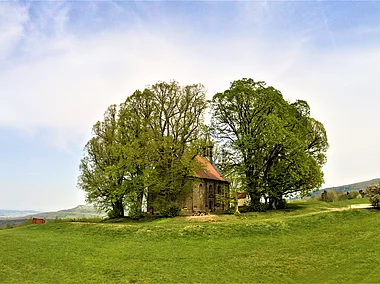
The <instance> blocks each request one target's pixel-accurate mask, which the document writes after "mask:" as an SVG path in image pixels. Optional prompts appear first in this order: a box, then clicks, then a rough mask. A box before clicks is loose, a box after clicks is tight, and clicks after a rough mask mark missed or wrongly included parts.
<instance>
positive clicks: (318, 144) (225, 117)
mask: <svg viewBox="0 0 380 284" xmlns="http://www.w3.org/2000/svg"><path fill="white" fill-rule="evenodd" d="M211 131H212V135H213V137H214V138H215V139H216V140H217V141H218V142H219V143H220V144H221V145H222V147H223V152H222V155H225V156H227V157H228V159H230V161H231V162H230V164H231V165H233V167H234V168H235V173H236V174H237V175H239V177H240V180H241V184H242V186H243V188H244V190H245V191H246V192H247V193H249V195H250V198H251V201H252V202H253V203H257V204H259V202H260V199H261V198H262V197H263V198H267V199H268V206H269V208H275V207H276V204H277V203H278V202H279V201H280V200H282V197H283V196H284V195H286V194H290V193H295V192H300V193H301V194H306V193H308V192H310V191H312V190H314V189H316V188H318V187H320V186H321V184H322V183H323V173H322V170H321V168H322V166H323V165H324V163H325V162H326V155H325V152H326V150H327V148H328V143H327V136H326V132H325V129H324V127H323V125H322V123H320V122H318V121H316V120H315V119H313V118H311V117H310V108H309V106H308V104H307V102H305V101H296V102H295V103H292V104H290V103H288V102H287V101H286V100H285V99H284V98H283V97H282V94H281V92H280V91H278V90H276V89H274V88H273V87H267V86H266V84H265V82H255V81H254V80H252V79H242V80H238V81H234V82H232V83H231V86H230V88H229V89H228V90H226V91H224V92H223V93H218V94H216V95H215V96H214V97H213V100H212V126H211Z"/></svg>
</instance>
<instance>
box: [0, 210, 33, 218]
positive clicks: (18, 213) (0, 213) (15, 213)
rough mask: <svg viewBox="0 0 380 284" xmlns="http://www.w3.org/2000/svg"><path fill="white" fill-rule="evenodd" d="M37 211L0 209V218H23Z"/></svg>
mask: <svg viewBox="0 0 380 284" xmlns="http://www.w3.org/2000/svg"><path fill="white" fill-rule="evenodd" d="M37 213H40V212H39V211H33V210H4V209H0V218H2V217H12V218H13V217H23V216H26V215H31V214H37Z"/></svg>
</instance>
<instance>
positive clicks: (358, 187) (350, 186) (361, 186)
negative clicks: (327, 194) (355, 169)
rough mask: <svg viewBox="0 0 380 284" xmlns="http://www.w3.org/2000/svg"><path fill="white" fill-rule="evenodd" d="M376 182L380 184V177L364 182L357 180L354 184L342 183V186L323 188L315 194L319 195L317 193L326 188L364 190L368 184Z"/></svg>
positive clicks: (344, 190)
mask: <svg viewBox="0 0 380 284" xmlns="http://www.w3.org/2000/svg"><path fill="white" fill-rule="evenodd" d="M374 184H380V178H376V179H371V180H367V181H362V182H357V183H352V184H347V185H342V186H336V187H327V188H323V189H320V190H318V191H316V192H314V193H313V195H317V194H319V193H321V192H323V191H324V190H326V191H328V190H334V191H336V192H347V191H351V190H357V191H359V190H364V189H366V188H367V187H368V186H370V185H374Z"/></svg>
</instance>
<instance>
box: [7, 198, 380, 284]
mask: <svg viewBox="0 0 380 284" xmlns="http://www.w3.org/2000/svg"><path fill="white" fill-rule="evenodd" d="M352 202H356V203H365V202H366V200H363V199H362V200H360V201H358V200H354V201H351V202H349V201H345V202H337V203H334V204H332V203H331V204H326V203H322V202H293V203H291V204H290V206H289V208H288V209H286V210H283V211H277V212H274V211H273V212H264V213H246V214H242V215H240V216H234V215H218V216H214V217H213V218H208V219H207V218H206V219H201V218H200V219H199V220H198V219H197V220H189V219H188V218H186V217H177V218H173V219H157V220H153V221H149V222H148V221H146V222H141V221H140V222H132V221H126V222H121V223H116V224H115V223H80V222H71V223H70V222H61V223H57V222H50V223H47V224H44V225H29V226H24V227H18V228H13V229H8V230H0V246H1V254H0V282H1V283H28V282H30V283H84V282H92V283H112V282H115V283H135V282H149V283H157V282H160V283H166V282H175V283H179V282H184V283H189V282H191V283H194V282H195V283H280V282H281V283H294V282H296V283H379V281H380V278H379V271H380V262H379V249H380V211H378V210H366V209H352V210H342V211H333V210H331V209H332V208H344V207H345V206H347V205H348V204H350V203H352ZM335 210H337V209H335ZM200 220H202V221H200Z"/></svg>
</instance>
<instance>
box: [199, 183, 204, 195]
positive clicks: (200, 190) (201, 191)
mask: <svg viewBox="0 0 380 284" xmlns="http://www.w3.org/2000/svg"><path fill="white" fill-rule="evenodd" d="M198 196H199V198H202V196H203V189H202V184H200V185H199V188H198Z"/></svg>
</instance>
